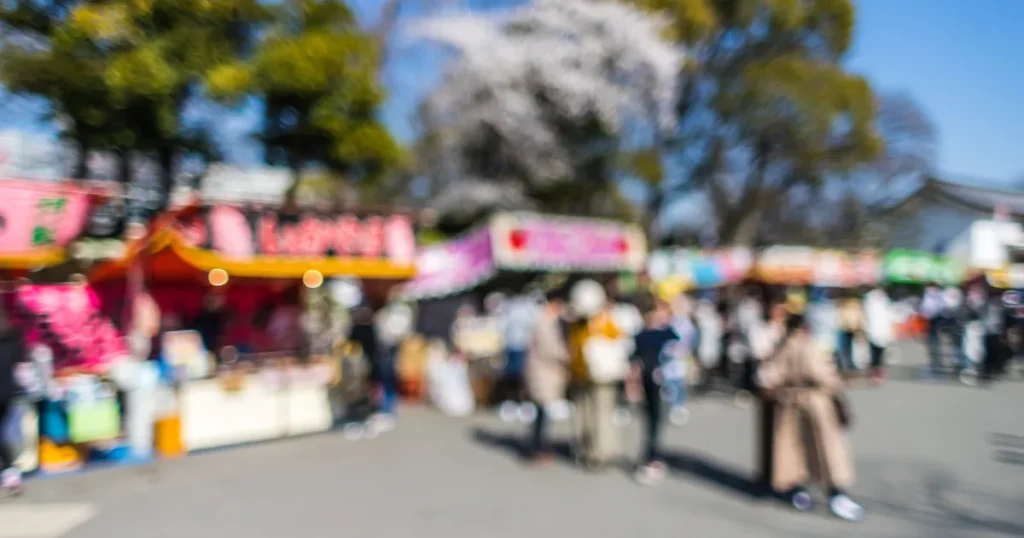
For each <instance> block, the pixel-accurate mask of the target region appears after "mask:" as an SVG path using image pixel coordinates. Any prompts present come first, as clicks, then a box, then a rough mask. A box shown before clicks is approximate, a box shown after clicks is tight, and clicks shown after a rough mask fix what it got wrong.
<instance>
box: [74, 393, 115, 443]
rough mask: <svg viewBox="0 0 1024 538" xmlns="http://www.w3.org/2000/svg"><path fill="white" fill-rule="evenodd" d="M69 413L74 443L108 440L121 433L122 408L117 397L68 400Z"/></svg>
mask: <svg viewBox="0 0 1024 538" xmlns="http://www.w3.org/2000/svg"><path fill="white" fill-rule="evenodd" d="M67 414H68V437H69V438H70V439H71V442H72V443H91V442H94V441H107V440H110V439H115V438H117V437H118V436H119V435H120V434H121V409H120V407H119V406H118V405H117V399H116V398H97V399H95V400H83V401H79V402H68V406H67Z"/></svg>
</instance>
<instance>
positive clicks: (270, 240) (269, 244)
mask: <svg viewBox="0 0 1024 538" xmlns="http://www.w3.org/2000/svg"><path fill="white" fill-rule="evenodd" d="M257 235H258V236H259V243H260V252H262V253H263V254H266V255H270V256H273V255H275V254H277V253H278V252H279V249H278V246H277V245H278V242H277V217H276V216H275V215H263V216H261V217H260V223H259V233H258V234H257Z"/></svg>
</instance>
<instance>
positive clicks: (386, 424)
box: [373, 413, 398, 432]
mask: <svg viewBox="0 0 1024 538" xmlns="http://www.w3.org/2000/svg"><path fill="white" fill-rule="evenodd" d="M373 423H374V427H375V428H376V429H377V431H380V432H389V431H392V430H394V429H395V425H396V424H397V423H398V421H397V420H395V416H394V415H391V414H387V413H383V414H380V415H377V416H376V417H374V419H373Z"/></svg>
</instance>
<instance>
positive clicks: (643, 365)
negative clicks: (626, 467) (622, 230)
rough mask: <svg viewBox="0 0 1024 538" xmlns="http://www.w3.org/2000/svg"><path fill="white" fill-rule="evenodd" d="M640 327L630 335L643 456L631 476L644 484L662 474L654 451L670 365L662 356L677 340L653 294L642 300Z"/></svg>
mask: <svg viewBox="0 0 1024 538" xmlns="http://www.w3.org/2000/svg"><path fill="white" fill-rule="evenodd" d="M645 302H646V303H648V304H645V305H643V306H642V310H643V311H644V328H643V330H641V331H640V332H639V333H638V334H637V335H636V337H635V339H634V352H633V359H632V362H633V372H634V375H636V376H639V378H640V384H641V385H642V386H643V393H644V411H645V413H644V415H645V418H646V421H647V437H646V446H645V450H644V455H643V460H642V463H641V465H640V467H639V468H637V471H636V475H635V478H636V480H637V481H638V482H640V483H641V484H644V485H654V484H657V483H660V482H661V481H662V480H663V479H664V477H665V464H664V463H663V462H662V461H661V459H660V457H659V454H658V435H659V434H660V432H661V422H662V398H661V388H662V385H663V384H664V383H665V381H666V374H669V375H668V377H675V376H673V375H672V372H671V370H672V368H668V369H666V368H665V366H666V364H665V362H666V356H673V355H674V354H675V352H676V351H677V346H678V344H679V335H678V334H676V332H675V331H674V330H673V329H672V327H671V326H670V325H669V322H670V320H671V314H670V313H669V311H668V308H667V307H666V305H665V304H664V303H663V302H661V301H655V300H654V299H653V298H652V299H650V300H646V301H645Z"/></svg>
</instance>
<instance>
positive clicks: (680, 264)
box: [647, 248, 753, 296]
mask: <svg viewBox="0 0 1024 538" xmlns="http://www.w3.org/2000/svg"><path fill="white" fill-rule="evenodd" d="M752 265H753V254H752V253H751V251H750V250H749V249H745V248H731V249H721V250H712V251H708V250H696V249H685V248H676V249H661V250H658V251H655V252H652V253H651V255H650V257H649V258H648V260H647V276H648V277H650V279H651V281H652V283H653V284H654V285H655V286H657V288H658V289H659V290H660V291H661V292H662V293H663V294H666V295H670V296H671V295H676V294H678V293H680V292H683V291H689V290H705V289H711V288H717V287H720V286H726V285H730V284H737V283H739V282H742V281H743V279H744V278H746V277H747V275H748V274H749V272H750V268H751V266H752Z"/></svg>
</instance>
